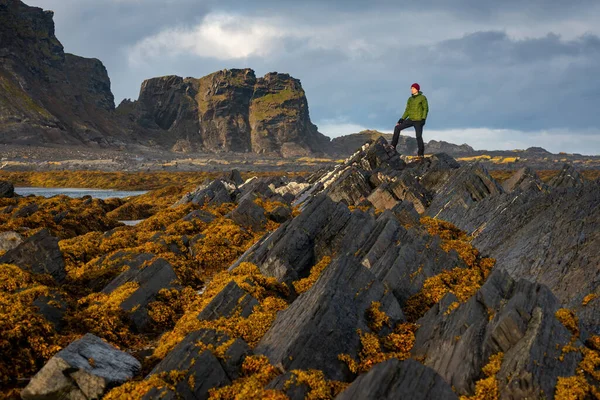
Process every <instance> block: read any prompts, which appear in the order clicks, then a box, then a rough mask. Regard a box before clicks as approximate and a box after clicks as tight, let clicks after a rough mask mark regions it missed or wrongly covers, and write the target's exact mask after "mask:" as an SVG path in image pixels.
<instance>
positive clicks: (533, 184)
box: [502, 167, 547, 193]
mask: <svg viewBox="0 0 600 400" xmlns="http://www.w3.org/2000/svg"><path fill="white" fill-rule="evenodd" d="M502 188H503V189H504V191H505V192H507V193H508V192H512V191H514V190H516V189H517V188H518V189H521V190H528V189H530V188H537V189H538V190H545V189H546V188H547V185H546V184H545V183H544V182H543V181H542V180H541V179H540V177H539V176H538V175H537V174H536V173H535V171H534V170H532V169H531V168H529V167H523V168H521V169H520V170H518V171H517V172H515V173H514V174H513V176H511V177H510V178H508V179H507V180H505V181H504V182H502Z"/></svg>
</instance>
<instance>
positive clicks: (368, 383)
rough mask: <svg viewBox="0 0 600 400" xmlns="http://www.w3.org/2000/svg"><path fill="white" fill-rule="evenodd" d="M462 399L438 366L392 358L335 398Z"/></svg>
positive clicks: (346, 399)
mask: <svg viewBox="0 0 600 400" xmlns="http://www.w3.org/2000/svg"><path fill="white" fill-rule="evenodd" d="M353 399H356V400H358V399H361V400H386V399H389V400H393V399H406V400H430V399H431V400H436V399H439V400H442V399H443V400H446V399H448V400H450V399H456V400H458V396H456V394H455V393H454V392H453V391H452V388H451V387H450V385H448V384H447V383H446V381H444V379H442V377H441V376H439V375H438V374H437V373H436V372H435V371H434V370H432V369H431V368H428V367H426V366H424V365H423V364H421V363H419V362H417V361H415V360H410V359H408V360H405V361H399V360H398V359H395V358H392V359H390V360H387V361H384V362H382V363H379V364H377V365H375V366H374V367H373V368H372V369H371V370H370V371H369V372H367V373H366V374H363V375H361V376H359V377H358V378H356V380H355V381H354V382H352V384H351V385H350V386H349V387H348V388H347V389H346V390H344V391H343V392H342V393H340V394H339V395H338V396H337V397H336V398H335V400H353Z"/></svg>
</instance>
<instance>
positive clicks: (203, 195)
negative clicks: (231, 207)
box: [174, 179, 236, 206]
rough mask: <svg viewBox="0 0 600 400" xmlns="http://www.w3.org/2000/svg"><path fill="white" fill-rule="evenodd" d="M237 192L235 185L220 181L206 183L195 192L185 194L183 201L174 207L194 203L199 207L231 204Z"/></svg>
mask: <svg viewBox="0 0 600 400" xmlns="http://www.w3.org/2000/svg"><path fill="white" fill-rule="evenodd" d="M235 190H236V187H235V185H232V184H230V183H228V182H225V181H222V180H220V179H217V180H214V181H206V182H204V183H202V184H201V185H199V186H198V187H197V188H196V189H194V191H193V192H190V193H187V194H185V195H184V196H183V197H182V198H181V200H179V201H178V202H177V203H175V204H174V206H178V205H181V204H187V203H193V204H197V205H199V206H203V205H205V204H211V205H219V204H223V203H231V202H232V195H233V193H234V192H235Z"/></svg>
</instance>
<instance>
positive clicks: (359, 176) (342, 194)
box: [326, 166, 372, 206]
mask: <svg viewBox="0 0 600 400" xmlns="http://www.w3.org/2000/svg"><path fill="white" fill-rule="evenodd" d="M371 190H372V189H371V186H370V185H369V182H368V178H367V177H366V176H365V174H364V173H363V172H361V170H359V169H358V168H356V167H354V166H350V167H348V168H347V169H345V170H344V171H343V172H341V173H340V176H339V177H338V178H337V179H336V180H335V181H334V182H333V183H332V184H331V185H330V187H329V189H328V190H327V191H326V193H327V195H328V196H329V197H330V198H331V199H332V200H333V201H335V202H338V201H343V202H344V203H346V204H347V205H349V206H352V205H356V204H358V203H360V202H361V201H362V200H363V199H364V198H366V197H367V196H369V194H370V193H371Z"/></svg>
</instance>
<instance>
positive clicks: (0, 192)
mask: <svg viewBox="0 0 600 400" xmlns="http://www.w3.org/2000/svg"><path fill="white" fill-rule="evenodd" d="M14 196H15V187H14V186H13V184H12V183H10V182H8V181H0V199H2V198H8V197H14Z"/></svg>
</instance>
